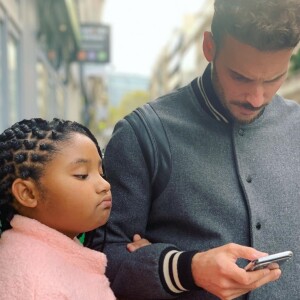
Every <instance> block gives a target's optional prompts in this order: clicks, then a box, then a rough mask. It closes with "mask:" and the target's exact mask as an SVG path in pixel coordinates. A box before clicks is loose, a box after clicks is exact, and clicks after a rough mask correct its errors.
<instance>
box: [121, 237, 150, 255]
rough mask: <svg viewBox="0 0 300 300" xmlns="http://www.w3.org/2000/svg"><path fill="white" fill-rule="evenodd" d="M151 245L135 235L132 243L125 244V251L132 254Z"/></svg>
mask: <svg viewBox="0 0 300 300" xmlns="http://www.w3.org/2000/svg"><path fill="white" fill-rule="evenodd" d="M150 244H151V243H150V242H149V241H148V240H146V239H142V237H141V236H140V235H139V234H135V235H134V236H133V242H132V243H129V244H127V250H128V251H129V252H133V251H135V250H137V249H139V248H142V247H145V246H148V245H150Z"/></svg>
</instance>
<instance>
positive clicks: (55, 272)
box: [0, 215, 115, 300]
mask: <svg viewBox="0 0 300 300" xmlns="http://www.w3.org/2000/svg"><path fill="white" fill-rule="evenodd" d="M11 226H12V227H13V228H12V229H10V230H7V231H5V232H4V233H3V234H2V236H1V238H0V299H5V300H12V299H14V300H16V299H18V300H21V299H24V300H31V299H36V300H50V299H51V300H54V299H55V300H60V299H64V300H66V299H70V300H86V299H87V300H94V299H95V300H96V299H97V300H99V299H103V300H111V299H115V297H114V295H113V292H112V290H111V289H110V286H109V281H108V279H107V277H106V276H105V274H104V272H105V267H106V256H105V255H104V254H103V253H100V252H97V251H94V250H90V249H88V248H85V247H83V246H82V245H81V244H80V243H79V242H78V240H77V239H74V240H72V239H70V238H68V237H67V236H65V235H63V234H62V233H60V232H58V231H56V230H54V229H52V228H49V227H47V226H45V225H43V224H41V223H39V222H38V221H36V220H33V219H29V218H26V217H22V216H19V215H16V216H14V218H13V219H12V221H11Z"/></svg>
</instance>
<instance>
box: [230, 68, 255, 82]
mask: <svg viewBox="0 0 300 300" xmlns="http://www.w3.org/2000/svg"><path fill="white" fill-rule="evenodd" d="M229 72H230V73H231V74H232V75H234V76H238V77H241V78H243V79H245V80H249V81H252V80H253V79H251V78H248V77H246V76H244V75H242V74H240V73H239V72H236V71H234V70H231V69H229Z"/></svg>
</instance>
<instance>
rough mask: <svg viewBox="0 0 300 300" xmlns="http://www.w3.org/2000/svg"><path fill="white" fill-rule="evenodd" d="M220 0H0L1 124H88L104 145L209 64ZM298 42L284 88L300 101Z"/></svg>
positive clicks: (0, 129) (1, 129) (290, 95)
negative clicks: (123, 123) (205, 37)
mask: <svg viewBox="0 0 300 300" xmlns="http://www.w3.org/2000/svg"><path fill="white" fill-rule="evenodd" d="M212 12H213V0H188V1H187V0H152V1H151V0H0V132H2V131H3V130H4V129H5V128H7V127H8V126H10V125H12V124H13V123H15V122H17V121H19V120H21V119H24V118H32V117H42V118H46V119H51V118H53V117H59V118H64V119H70V120H74V121H78V122H81V123H83V124H85V125H87V126H88V127H89V128H90V129H91V130H92V131H93V133H95V134H96V136H97V138H98V139H99V142H100V144H101V146H102V147H104V146H105V145H106V143H107V141H108V140H109V138H110V136H111V133H112V130H113V127H114V125H115V123H116V122H117V121H118V120H119V119H120V118H122V117H123V116H124V115H126V114H127V113H129V112H130V111H132V110H133V109H134V108H136V107H137V106H140V105H141V104H143V103H145V102H147V101H150V100H152V99H155V98H156V97H158V96H160V95H162V94H165V93H167V92H169V91H171V90H173V89H176V88H178V87H181V86H183V85H185V84H186V83H188V82H189V81H191V80H192V79H194V78H195V77H197V76H199V75H200V74H201V73H202V72H203V70H204V68H205V67H206V64H207V62H206V60H205V59H204V56H203V54H202V34H203V31H205V30H209V29H210V21H211V17H212ZM299 80H300V51H299V47H298V48H297V49H295V52H294V55H293V57H292V61H291V64H290V72H289V76H288V80H287V81H286V83H285V84H284V85H283V86H282V88H281V89H280V91H279V93H280V94H282V95H283V96H285V97H287V98H291V99H295V100H297V101H298V102H300V84H299V82H300V81H299Z"/></svg>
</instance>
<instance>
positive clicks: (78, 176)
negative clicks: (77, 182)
mask: <svg viewBox="0 0 300 300" xmlns="http://www.w3.org/2000/svg"><path fill="white" fill-rule="evenodd" d="M74 176H75V177H76V178H78V179H81V180H84V179H86V178H87V177H88V175H87V174H83V175H81V174H79V175H74Z"/></svg>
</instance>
